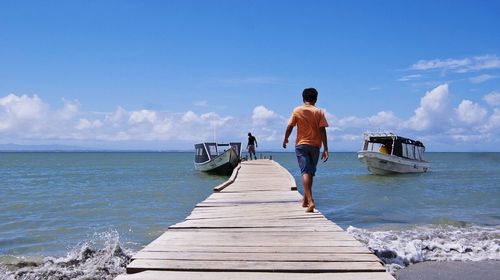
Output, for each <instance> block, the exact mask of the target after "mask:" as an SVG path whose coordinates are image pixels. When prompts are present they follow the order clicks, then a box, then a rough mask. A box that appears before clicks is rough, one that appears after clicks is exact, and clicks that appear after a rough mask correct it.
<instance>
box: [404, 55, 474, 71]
mask: <svg viewBox="0 0 500 280" xmlns="http://www.w3.org/2000/svg"><path fill="white" fill-rule="evenodd" d="M470 63H471V61H470V59H468V58H464V59H451V58H449V59H445V60H442V59H431V60H425V59H422V60H419V61H418V62H417V63H415V64H413V65H412V66H411V67H410V69H412V70H432V69H457V68H459V67H464V66H467V65H469V64H470Z"/></svg>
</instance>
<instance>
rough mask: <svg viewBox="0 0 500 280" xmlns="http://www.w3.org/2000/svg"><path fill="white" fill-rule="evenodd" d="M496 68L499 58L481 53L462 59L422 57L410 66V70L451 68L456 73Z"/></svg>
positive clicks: (445, 69) (499, 61)
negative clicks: (428, 58)
mask: <svg viewBox="0 0 500 280" xmlns="http://www.w3.org/2000/svg"><path fill="white" fill-rule="evenodd" d="M498 68H500V59H499V58H498V57H497V56H496V55H481V56H474V57H468V58H462V59H455V58H448V59H431V60H425V59H422V60H419V61H418V62H417V63H415V64H413V65H411V66H410V70H417V71H428V70H444V71H448V70H451V71H455V72H457V73H468V72H474V71H481V70H489V69H498Z"/></svg>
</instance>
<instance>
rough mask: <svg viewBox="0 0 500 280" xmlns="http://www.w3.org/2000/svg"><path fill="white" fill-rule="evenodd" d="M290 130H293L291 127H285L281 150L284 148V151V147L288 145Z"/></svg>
mask: <svg viewBox="0 0 500 280" xmlns="http://www.w3.org/2000/svg"><path fill="white" fill-rule="evenodd" d="M292 130H293V125H288V126H287V127H286V131H285V139H283V148H285V149H286V145H287V144H288V138H289V137H290V134H292Z"/></svg>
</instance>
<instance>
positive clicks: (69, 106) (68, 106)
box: [57, 99, 80, 120]
mask: <svg viewBox="0 0 500 280" xmlns="http://www.w3.org/2000/svg"><path fill="white" fill-rule="evenodd" d="M63 101H64V106H63V108H62V109H61V110H59V111H58V112H57V113H58V114H59V116H60V117H61V119H63V120H70V119H72V118H73V117H75V116H76V115H77V114H78V111H79V110H80V103H79V102H78V101H74V102H71V101H68V100H66V99H63Z"/></svg>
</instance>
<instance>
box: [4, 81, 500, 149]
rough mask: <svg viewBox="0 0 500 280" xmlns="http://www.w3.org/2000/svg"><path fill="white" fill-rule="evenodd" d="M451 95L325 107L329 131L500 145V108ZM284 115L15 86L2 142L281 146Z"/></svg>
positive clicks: (343, 135) (349, 136)
mask: <svg viewBox="0 0 500 280" xmlns="http://www.w3.org/2000/svg"><path fill="white" fill-rule="evenodd" d="M454 98H456V96H453V95H452V93H451V92H450V89H449V88H448V85H447V84H443V85H440V86H437V87H435V88H433V89H431V90H430V91H428V92H426V93H425V94H423V96H422V98H421V100H420V104H416V106H415V107H416V109H415V113H414V115H413V116H411V117H408V118H404V119H402V118H401V117H400V116H397V115H396V114H395V113H394V112H393V111H389V110H382V111H379V112H377V113H374V114H370V115H368V116H363V115H351V116H335V115H333V114H331V113H329V112H328V111H326V110H325V116H326V117H327V119H328V122H329V124H330V127H329V129H328V135H329V139H330V141H331V142H332V146H333V147H337V149H342V147H349V148H348V149H357V148H358V147H359V146H360V145H361V141H362V137H363V132H365V131H378V130H380V131H391V132H394V133H398V134H401V135H403V136H407V137H412V138H417V139H420V140H424V141H426V144H427V145H428V146H431V147H436V145H437V144H439V141H441V143H443V144H442V146H441V147H445V148H446V147H448V146H450V145H452V146H453V145H455V144H457V143H462V142H464V143H465V142H466V141H472V142H468V145H470V143H477V145H482V144H485V143H497V144H498V145H497V144H495V145H493V144H489V145H490V146H489V147H498V146H500V141H499V140H498V139H500V108H493V109H492V110H486V109H485V108H483V107H481V106H480V104H479V103H478V100H473V99H470V100H459V102H456V103H455V104H450V103H452V102H453V101H454V100H455V99H454ZM483 99H484V100H485V101H486V102H487V103H488V104H489V105H491V106H498V105H500V93H499V92H491V93H490V94H488V95H485V96H484V97H483ZM388 108H390V107H388ZM198 109H199V108H198ZM286 120H287V117H284V116H281V115H280V114H278V113H277V112H276V111H274V110H272V109H271V108H268V107H266V106H264V105H260V106H256V107H255V108H254V109H253V110H252V111H250V112H248V113H247V115H246V116H245V115H244V116H241V117H239V118H235V117H232V116H228V115H220V114H218V113H215V112H201V113H196V112H195V111H190V110H189V111H185V112H176V113H172V112H162V111H156V110H136V111H127V110H126V109H124V108H122V107H117V109H116V110H115V111H111V112H108V113H94V112H91V111H82V110H81V108H80V104H79V103H78V102H77V101H71V102H69V101H65V103H64V104H63V106H61V108H60V109H55V110H51V109H50V107H49V105H48V104H46V103H44V102H43V100H42V99H41V98H39V97H38V96H17V95H14V94H12V95H8V96H5V97H3V98H0V141H2V142H16V139H17V140H19V139H22V140H23V141H24V140H26V139H32V140H33V141H36V140H38V141H40V140H44V141H50V140H57V139H61V141H67V142H66V143H68V144H71V143H72V142H71V141H74V140H75V141H76V140H77V141H92V140H99V141H108V142H109V141H125V142H122V143H130V142H131V141H132V142H133V141H161V142H162V143H163V142H164V143H165V147H169V145H170V143H172V142H174V141H177V142H178V143H184V147H186V148H191V147H192V144H193V143H195V142H200V141H211V140H213V138H214V136H216V138H217V140H219V141H234V140H241V141H244V140H245V139H246V133H247V132H252V134H254V135H256V137H257V138H258V139H259V147H263V148H264V147H266V148H269V149H279V147H280V146H281V145H280V144H281V143H280V142H281V140H282V137H283V134H284V130H285V127H286ZM166 140H168V141H166ZM68 141H69V142H68ZM127 141H129V142H127ZM291 141H293V139H291ZM79 143H81V142H79ZM110 145H114V144H110ZM148 147H149V146H146V147H145V148H148ZM450 147H451V146H450ZM480 147H481V146H480ZM344 149H345V148H344ZM431 149H432V148H431ZM434 150H435V149H434Z"/></svg>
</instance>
